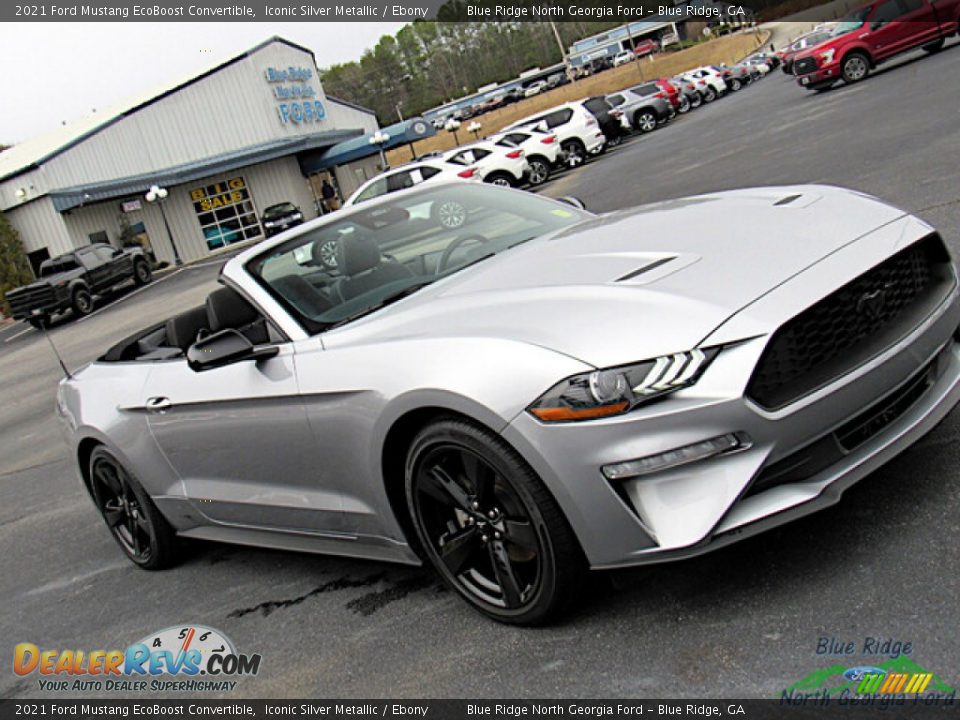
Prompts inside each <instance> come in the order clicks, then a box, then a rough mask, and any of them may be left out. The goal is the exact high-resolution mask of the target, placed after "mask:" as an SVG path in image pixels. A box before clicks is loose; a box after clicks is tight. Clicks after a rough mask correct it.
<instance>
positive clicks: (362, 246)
mask: <svg viewBox="0 0 960 720" xmlns="http://www.w3.org/2000/svg"><path fill="white" fill-rule="evenodd" d="M379 264H380V246H379V245H377V243H376V241H375V240H373V239H372V238H369V237H365V236H363V235H361V236H360V237H352V238H343V239H341V240H340V244H339V245H338V246H337V268H338V269H339V270H340V272H342V273H343V274H344V275H346V276H347V277H352V276H353V275H359V274H360V273H362V272H366V271H367V270H371V269H373V268H375V267H376V266H377V265H379Z"/></svg>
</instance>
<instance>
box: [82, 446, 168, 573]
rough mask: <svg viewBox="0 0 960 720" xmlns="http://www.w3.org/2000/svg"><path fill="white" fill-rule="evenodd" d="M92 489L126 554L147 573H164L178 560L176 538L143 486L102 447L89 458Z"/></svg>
mask: <svg viewBox="0 0 960 720" xmlns="http://www.w3.org/2000/svg"><path fill="white" fill-rule="evenodd" d="M89 473H90V474H89V477H90V490H91V494H92V495H93V501H94V503H95V504H96V506H97V509H98V510H99V511H100V515H101V516H102V517H103V520H104V522H105V523H106V524H107V528H108V529H109V530H110V534H111V535H113V539H114V540H116V542H117V544H118V545H119V546H120V549H121V550H122V551H123V554H124V555H126V556H127V558H128V559H129V560H130V561H131V562H132V563H134V564H135V565H137V566H138V567H141V568H143V569H144V570H162V569H164V568H168V567H170V566H172V565H174V564H175V563H176V562H177V560H178V557H179V552H178V551H179V548H178V546H177V536H176V533H175V532H174V530H173V528H172V527H171V526H170V523H168V522H167V519H166V518H165V517H163V515H161V514H160V511H159V510H157V507H156V505H154V504H153V501H152V500H151V499H150V496H149V495H147V493H146V491H145V490H144V489H143V488H142V487H141V486H140V483H139V482H137V480H136V479H135V478H134V476H133V474H132V473H131V472H130V471H129V470H127V469H126V468H125V467H124V466H123V464H122V463H121V462H120V461H119V460H118V459H117V458H115V457H114V456H113V454H112V453H110V452H109V451H108V450H107V449H106V448H105V447H103V446H102V445H101V446H100V447H98V448H96V449H95V450H94V451H93V453H92V454H91V455H90V470H89Z"/></svg>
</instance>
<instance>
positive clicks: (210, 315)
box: [206, 287, 270, 345]
mask: <svg viewBox="0 0 960 720" xmlns="http://www.w3.org/2000/svg"><path fill="white" fill-rule="evenodd" d="M206 311H207V322H208V323H209V327H210V332H211V333H215V332H220V331H221V330H227V329H232V330H238V331H239V332H240V333H242V334H243V335H245V336H246V337H247V339H248V340H249V341H250V342H252V343H253V344H254V345H260V344H263V343H267V342H270V336H269V333H268V332H267V326H266V322H265V321H264V319H263V318H262V317H261V316H260V313H259V312H258V311H257V309H256V308H255V307H254V306H253V305H251V304H250V303H248V302H247V301H246V300H245V299H244V298H243V296H242V295H240V294H239V293H238V292H237V291H236V290H233V289H232V288H228V287H222V288H220V289H219V290H214V291H213V292H212V293H210V294H209V295H208V296H207V305H206Z"/></svg>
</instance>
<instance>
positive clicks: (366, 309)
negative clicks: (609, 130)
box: [57, 184, 960, 623]
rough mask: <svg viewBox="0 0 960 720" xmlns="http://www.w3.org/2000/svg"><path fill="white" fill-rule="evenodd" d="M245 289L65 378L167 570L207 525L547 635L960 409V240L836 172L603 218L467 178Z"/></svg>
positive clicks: (399, 200) (296, 246) (229, 279)
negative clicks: (429, 575)
mask: <svg viewBox="0 0 960 720" xmlns="http://www.w3.org/2000/svg"><path fill="white" fill-rule="evenodd" d="M221 281H222V284H223V286H224V287H222V288H220V289H218V290H216V291H215V292H213V293H211V294H210V295H209V297H208V298H207V300H206V303H205V305H203V306H201V307H197V308H196V309H194V310H191V311H189V312H185V313H183V314H180V315H177V316H176V317H172V318H170V319H169V320H167V321H166V322H163V323H160V324H158V325H154V326H153V327H150V328H147V329H145V330H143V331H141V332H139V333H137V334H136V335H135V336H133V337H130V338H127V339H126V340H124V341H122V342H120V343H119V344H117V345H116V346H114V347H113V348H111V349H110V350H109V351H107V352H106V354H105V355H104V356H103V357H101V358H100V359H99V360H97V361H96V362H94V363H92V364H90V365H89V366H87V367H85V368H84V369H83V370H82V371H80V372H78V373H76V375H75V376H74V377H72V378H68V379H66V380H64V381H63V382H62V383H61V384H60V388H59V393H58V403H57V404H58V412H59V414H60V416H61V417H62V419H63V421H64V423H65V425H66V427H67V429H68V434H69V437H70V442H71V446H72V449H73V452H74V456H75V457H76V459H77V463H78V467H79V471H80V475H81V477H82V480H83V483H84V485H85V487H86V488H87V490H88V491H89V493H90V495H91V497H92V499H93V501H94V503H95V504H96V506H97V508H98V509H99V510H100V512H101V513H102V515H103V517H104V520H105V521H106V524H107V526H108V528H109V529H110V531H111V532H112V534H113V535H114V537H115V538H116V540H117V542H118V543H119V544H120V546H121V548H122V549H123V551H124V552H125V553H126V554H127V556H128V557H129V558H130V559H131V560H132V561H133V562H135V563H136V564H138V565H140V566H141V567H145V568H161V567H165V566H168V565H170V564H171V563H172V562H173V561H174V559H175V555H176V547H177V546H176V541H175V540H176V536H177V535H179V536H183V537H188V538H191V537H192V538H205V539H211V540H222V541H228V542H236V543H247V544H252V545H263V546H270V547H278V548H289V549H294V550H307V551H315V552H322V553H332V554H339V555H349V556H356V557H365V558H376V559H380V560H389V561H396V562H401V563H410V564H416V563H419V562H421V561H426V562H429V563H430V564H432V565H433V566H434V567H435V568H436V570H437V572H438V573H439V574H440V575H441V576H442V577H443V579H444V580H445V581H446V582H447V583H448V584H449V585H450V586H451V587H452V588H454V589H455V590H456V591H457V592H458V593H459V594H460V595H461V596H462V597H463V598H464V599H465V600H466V601H467V602H469V603H471V604H472V605H473V606H475V607H476V608H478V609H479V610H481V611H483V612H484V613H486V614H488V615H490V616H492V617H494V618H496V619H498V620H502V621H506V622H515V623H534V622H540V621H544V620H546V619H547V618H548V617H550V616H552V615H553V614H555V613H556V612H557V611H559V610H560V609H561V608H562V607H563V606H564V605H565V604H566V603H567V602H568V600H569V599H570V598H571V597H572V596H573V595H575V590H576V588H577V586H578V585H579V584H581V582H580V581H581V579H582V573H584V572H585V571H586V570H587V569H588V568H615V567H623V566H630V565H639V564H643V563H653V562H659V561H663V560H668V559H676V558H679V557H684V556H689V555H695V554H697V553H702V552H705V551H708V550H711V549H713V548H717V547H720V546H722V545H725V544H727V543H730V542H732V541H734V540H737V539H739V538H743V537H746V536H749V535H752V534H754V533H757V532H759V531H761V530H764V529H766V528H769V527H772V526H775V525H778V524H781V523H784V522H786V521H788V520H791V519H793V518H796V517H799V516H801V515H804V514H806V513H809V512H812V511H814V510H816V509H819V508H822V507H824V506H826V505H829V504H831V503H834V502H836V501H837V500H838V499H839V498H840V495H841V494H842V493H843V491H844V490H845V489H846V488H847V487H849V486H850V485H851V484H852V483H854V482H856V481H857V480H859V479H861V478H863V477H864V476H865V475H867V474H868V473H870V472H871V471H872V470H873V469H875V468H877V467H878V466H879V465H880V464H882V463H884V462H885V461H887V460H889V459H890V458H892V457H893V456H894V455H896V454H897V453H898V452H900V451H902V450H903V449H905V448H906V447H908V446H909V445H910V444H911V443H912V442H914V441H915V440H917V439H918V438H919V437H920V436H921V435H923V434H924V433H925V432H927V431H928V430H930V429H931V428H932V427H933V426H934V425H935V424H936V423H937V422H938V421H939V420H940V419H941V418H943V417H944V416H945V415H946V414H947V412H948V411H949V410H950V409H951V408H952V407H953V406H954V404H955V403H956V402H957V400H958V397H960V384H958V382H960V348H958V344H957V336H958V333H957V328H958V325H960V303H958V291H957V280H956V274H955V272H954V267H953V264H952V262H951V260H950V257H949V254H948V252H947V250H946V247H945V245H944V243H943V241H942V240H941V238H940V237H939V236H938V234H937V233H936V232H935V231H934V230H933V229H932V228H931V227H929V226H928V225H926V224H925V223H923V222H922V221H920V220H918V219H917V218H915V217H911V216H909V215H906V214H904V213H903V212H901V211H899V210H896V209H894V208H892V207H889V206H887V205H885V204H882V203H880V202H879V201H877V200H875V199H873V198H870V197H868V196H865V195H862V194H859V193H855V192H850V191H846V190H841V189H837V188H832V187H821V186H802V187H785V188H776V187H775V188H760V189H752V190H741V191H735V192H725V193H718V194H713V195H703V196H699V197H692V198H686V199H680V200H673V201H669V202H663V203H659V204H655V205H648V206H644V207H638V208H634V209H631V210H626V211H622V212H617V213H613V214H609V215H601V216H595V215H591V214H589V213H587V212H585V211H583V210H580V209H578V208H576V207H574V206H572V205H570V204H565V203H562V202H558V201H554V200H550V199H547V198H543V197H538V196H536V195H531V194H527V193H522V192H518V191H513V190H506V189H501V188H495V187H490V186H483V185H477V186H474V185H464V184H457V185H446V184H440V185H437V186H434V187H431V188H420V189H411V190H407V191H402V192H398V193H394V194H391V195H389V196H386V197H384V198H382V199H379V200H374V201H371V202H369V203H364V204H363V205H360V206H357V207H356V208H351V209H349V210H345V211H341V212H337V213H333V214H332V215H328V216H326V217H325V218H323V219H320V220H317V221H314V222H310V223H306V224H304V225H302V226H300V227H297V228H296V229H293V230H290V231H288V232H285V233H282V234H280V235H278V236H276V237H275V238H271V239H270V240H267V241H264V242H262V243H259V244H258V245H256V246H254V247H252V248H250V249H248V250H246V251H245V252H243V253H242V254H240V255H238V256H237V257H235V258H233V259H232V260H229V261H228V262H227V263H226V265H225V266H224V268H223V272H222V275H221Z"/></svg>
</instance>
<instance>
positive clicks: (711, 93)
mask: <svg viewBox="0 0 960 720" xmlns="http://www.w3.org/2000/svg"><path fill="white" fill-rule="evenodd" d="M716 99H717V91H716V90H714V89H713V88H712V87H708V88H707V92H706V94H705V95H704V96H703V101H704V102H705V103H712V102H713V101H714V100H716Z"/></svg>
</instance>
